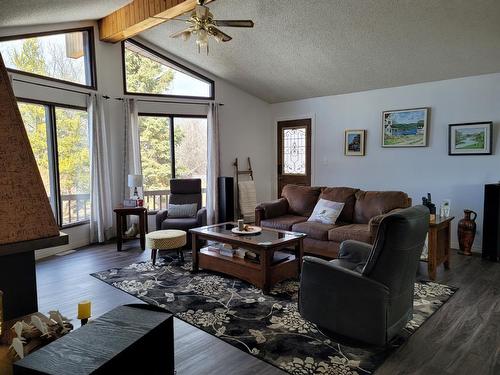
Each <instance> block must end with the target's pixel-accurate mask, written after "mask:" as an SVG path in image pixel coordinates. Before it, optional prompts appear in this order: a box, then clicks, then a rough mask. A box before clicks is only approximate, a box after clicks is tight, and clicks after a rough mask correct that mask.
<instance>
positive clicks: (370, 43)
mask: <svg viewBox="0 0 500 375" xmlns="http://www.w3.org/2000/svg"><path fill="white" fill-rule="evenodd" d="M209 7H210V8H211V9H212V12H213V13H214V14H215V16H216V18H220V19H224V18H226V19H235V18H241V19H246V18H250V19H253V20H254V21H255V28H254V29H252V30H249V29H234V28H223V30H224V31H225V32H227V33H228V34H229V35H231V36H233V38H234V39H233V40H232V41H231V42H229V43H225V44H216V43H214V42H213V43H211V45H210V54H209V56H206V55H205V54H198V52H197V50H196V47H195V43H194V41H193V40H191V41H189V42H183V41H182V40H173V39H171V38H168V35H169V34H170V33H172V32H174V31H177V30H180V29H181V28H182V27H183V24H182V23H180V22H167V23H164V24H162V25H160V26H157V27H156V28H154V29H151V30H148V31H147V32H144V33H142V34H141V37H142V38H144V39H146V40H148V41H149V42H151V43H154V44H156V45H158V46H160V47H162V48H164V49H165V50H167V51H169V52H171V53H172V54H174V55H177V56H179V57H181V58H183V59H185V60H187V61H190V62H192V63H193V64H195V65H198V66H200V67H202V68H204V69H206V70H207V71H209V72H211V73H213V74H215V75H217V76H219V77H221V78H224V79H226V80H228V81H230V82H232V83H233V84H234V85H236V86H239V87H241V88H243V89H244V90H246V91H248V92H250V93H252V94H254V95H256V96H258V97H260V98H262V99H264V100H266V101H268V102H280V101H287V100H293V99H302V98H309V97H316V96H324V95H333V94H340V93H348V92H355V91H363V90H369V89H375V88H383V87H392V86H401V85H405V84H411V83H418V82H426V81H434V80H442V79H449V78H456V77H463V76H468V75H476V74H483V73H492V72H500V22H499V20H500V0H473V1H471V0H293V1H292V0H272V1H269V0H217V1H214V2H213V3H211V4H210V5H209Z"/></svg>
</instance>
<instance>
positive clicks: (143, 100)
mask: <svg viewBox="0 0 500 375" xmlns="http://www.w3.org/2000/svg"><path fill="white" fill-rule="evenodd" d="M132 99H135V98H132ZM115 100H124V98H115ZM135 100H137V101H138V102H146V103H168V104H191V105H208V103H203V102H201V103H196V102H179V101H172V100H151V99H135ZM217 105H221V106H222V105H224V103H217Z"/></svg>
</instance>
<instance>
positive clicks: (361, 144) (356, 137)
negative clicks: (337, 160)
mask: <svg viewBox="0 0 500 375" xmlns="http://www.w3.org/2000/svg"><path fill="white" fill-rule="evenodd" d="M365 138H366V130H358V129H355V130H351V129H349V130H346V131H345V139H344V154H345V155H346V156H364V155H365Z"/></svg>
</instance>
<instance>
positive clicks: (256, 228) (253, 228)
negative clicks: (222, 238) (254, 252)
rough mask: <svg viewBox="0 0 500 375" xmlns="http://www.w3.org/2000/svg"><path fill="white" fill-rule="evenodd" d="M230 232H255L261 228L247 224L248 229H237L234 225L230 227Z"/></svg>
mask: <svg viewBox="0 0 500 375" xmlns="http://www.w3.org/2000/svg"><path fill="white" fill-rule="evenodd" d="M231 232H233V233H234V234H257V233H260V232H262V228H261V227H254V226H251V225H249V226H248V230H238V227H235V228H233V229H231Z"/></svg>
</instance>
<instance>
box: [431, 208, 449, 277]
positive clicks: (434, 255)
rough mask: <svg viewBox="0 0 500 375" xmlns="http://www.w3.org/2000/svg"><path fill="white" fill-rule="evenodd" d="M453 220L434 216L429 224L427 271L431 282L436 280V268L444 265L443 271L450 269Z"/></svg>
mask: <svg viewBox="0 0 500 375" xmlns="http://www.w3.org/2000/svg"><path fill="white" fill-rule="evenodd" d="M454 218H455V217H453V216H450V217H440V216H436V219H435V220H433V221H431V222H430V223H429V242H428V250H429V254H428V258H427V270H428V273H429V278H430V279H431V280H433V281H434V280H436V269H437V267H438V266H440V265H441V264H444V268H445V269H450V242H451V221H452V220H453V219H454Z"/></svg>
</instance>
